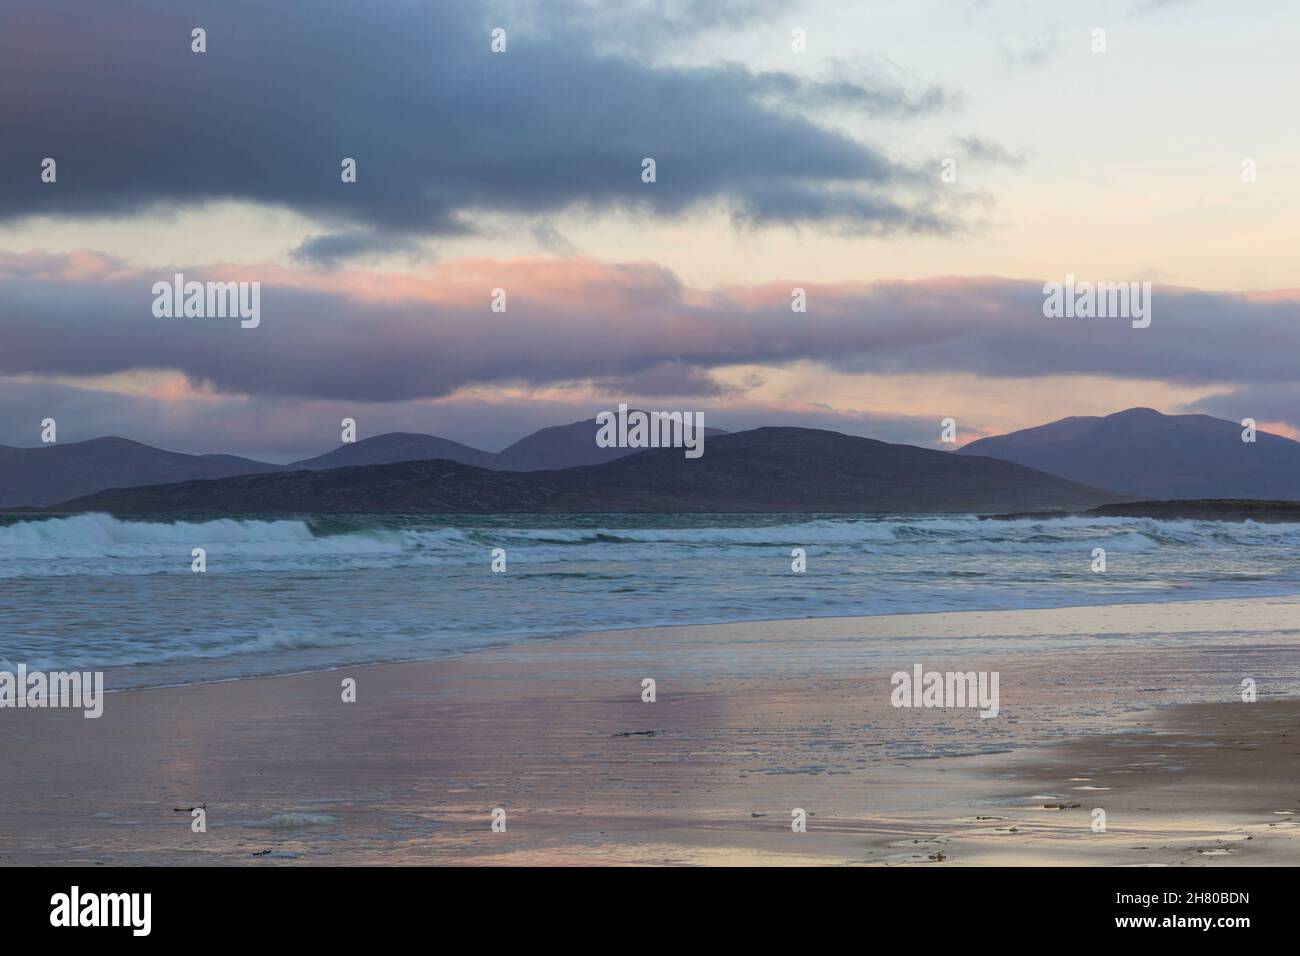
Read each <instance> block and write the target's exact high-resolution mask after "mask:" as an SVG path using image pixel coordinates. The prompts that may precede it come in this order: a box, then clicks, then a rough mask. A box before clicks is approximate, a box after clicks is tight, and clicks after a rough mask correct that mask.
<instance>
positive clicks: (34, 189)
mask: <svg viewBox="0 0 1300 956" xmlns="http://www.w3.org/2000/svg"><path fill="white" fill-rule="evenodd" d="M196 28H201V29H202V30H203V31H204V41H205V43H204V45H205V49H204V50H203V52H196V51H195V50H194V49H193V46H194V44H195V40H194V38H193V31H194V30H195V29H196ZM497 30H500V31H504V33H503V34H496V37H497V40H496V45H497V47H498V49H499V48H500V46H501V42H502V40H503V41H504V50H502V51H500V52H498V51H497V50H494V49H493V45H494V31H497ZM1098 31H1102V32H1101V33H1098ZM1297 35H1300V5H1297V4H1294V3H1287V2H1283V0H1277V2H1264V0H1253V2H1252V0H1243V2H1240V3H1233V4H1224V3H1214V2H1209V0H1109V2H1055V3H1050V4H1048V3H1034V2H1018V0H1005V2H999V0H930V2H926V0H906V2H903V0H900V2H891V0H882V2H873V3H844V2H838V3H836V2H820V0H816V2H784V0H714V2H710V3H708V4H699V3H688V2H684V0H665V2H649V0H629V2H623V3H612V2H599V3H598V2H595V0H535V2H511V3H507V2H494V0H489V2H482V0H477V2H468V0H466V2H428V0H425V2H419V3H415V2H412V3H403V2H388V0H375V2H371V3H366V4H357V3H344V2H319V0H318V2H311V3H308V2H305V0H301V2H300V0H281V2H276V3H273V4H272V3H266V2H264V0H258V2H251V0H250V2H246V0H220V2H213V3H205V2H196V3H190V2H175V0H121V2H115V3H112V4H105V3H93V2H90V0H77V2H61V0H39V2H37V0H9V2H7V3H5V4H4V5H3V6H2V7H0V134H2V135H0V184H2V186H0V444H5V445H15V446H23V447H31V446H35V445H37V444H39V443H40V432H41V422H42V421H43V420H44V419H46V418H54V419H55V420H56V421H57V423H58V438H59V440H60V441H61V442H68V441H77V440H82V439H87V438H94V437H98V436H102V435H122V436H125V437H129V438H133V439H136V440H139V441H144V442H147V443H149V444H153V445H157V446H160V447H165V448H169V449H174V450H177V451H186V452H197V453H203V452H228V453H234V454H243V455H250V456H253V457H258V458H262V459H265V460H273V461H288V460H292V459H295V458H301V457H305V456H307V455H312V454H316V453H319V452H322V451H325V450H328V449H329V448H332V447H335V446H336V445H337V444H338V443H339V436H340V421H341V420H342V419H343V418H345V417H350V418H353V419H355V420H356V422H357V427H358V437H363V438H364V437H366V436H367V435H375V434H380V433H382V432H388V431H413V432H423V433H429V434H436V435H441V436H443V437H446V438H451V439H454V440H457V441H461V442H464V443H466V444H470V445H474V446H477V447H480V448H483V449H485V450H490V451H495V450H499V449H500V448H503V447H505V446H506V445H508V444H510V443H511V442H512V441H514V440H516V439H518V438H520V437H522V436H523V435H525V434H527V433H528V432H530V431H532V430H534V429H536V428H539V427H543V426H546V425H552V424H559V423H564V422H569V421H576V420H580V419H584V418H591V417H593V416H594V415H595V414H596V413H597V412H599V411H602V410H605V409H611V408H614V407H616V406H617V405H618V404H619V403H620V402H627V403H629V404H631V405H633V406H635V407H643V408H650V409H660V410H684V411H697V412H703V413H704V415H705V419H706V421H707V423H708V424H709V425H711V426H716V427H720V428H726V429H732V430H735V429H741V428H749V427H755V426H758V425H804V426H809V427H821V428H833V429H836V430H839V431H843V432H847V433H850V434H859V435H867V436H870V437H875V438H881V439H884V440H888V441H901V442H909V443H913V444H920V445H926V446H928V447H946V446H943V445H941V444H940V441H939V439H940V432H941V422H942V421H943V420H944V419H946V418H952V419H954V420H955V421H956V422H957V427H958V439H959V442H960V443H965V442H967V441H971V440H974V439H976V438H979V437H983V436H985V435H991V434H999V433H1003V432H1006V431H1010V430H1014V429H1017V428H1023V427H1028V426H1032V425H1037V424H1041V423H1044V422H1047V421H1052V420H1055V419H1058V418H1063V417H1066V416H1069V415H1105V414H1109V413H1112V412H1115V411H1119V410H1122V409H1124V408H1128V407H1132V406H1135V405H1145V406H1150V407H1154V408H1157V409H1159V410H1161V411H1164V412H1168V413H1185V412H1200V413H1206V414H1212V415H1216V416H1219V417H1223V418H1229V419H1233V420H1240V419H1241V418H1243V417H1248V416H1249V417H1253V418H1255V419H1256V420H1257V421H1258V422H1259V423H1260V424H1261V427H1264V428H1266V429H1267V430H1270V431H1275V432H1279V433H1281V434H1286V435H1290V436H1292V437H1300V378H1298V377H1297V375H1296V371H1295V360H1294V357H1295V356H1296V355H1297V349H1296V346H1297V345H1300V335H1298V332H1297V330H1298V329H1300V325H1298V324H1297V323H1298V322H1300V278H1298V277H1297V274H1296V273H1297V262H1300V256H1298V255H1297V253H1298V252H1300V249H1298V248H1297V246H1298V244H1297V241H1296V239H1297V226H1296V223H1297V221H1300V217H1298V216H1297V213H1298V212H1300V126H1298V125H1297V124H1296V123H1295V121H1294V115H1293V114H1294V91H1295V90H1296V89H1300V65H1298V64H1297V58H1296V57H1295V55H1294V37H1296V36H1297ZM1099 45H1104V49H1099V48H1098V47H1099ZM347 158H350V159H353V160H355V163H356V181H355V182H344V181H343V178H344V177H343V176H342V175H341V169H342V165H343V160H344V159H347ZM647 158H651V159H653V160H654V181H653V182H646V181H645V180H644V176H643V170H644V160H645V159H647ZM46 159H53V160H54V161H55V166H54V177H53V178H54V181H52V182H50V181H45V180H46V178H48V176H47V173H46V165H47V164H46V163H45V160H46ZM176 273H181V274H183V275H184V276H185V278H186V279H187V280H191V281H200V282H208V281H212V282H250V283H252V282H256V283H259V284H260V285H259V288H260V321H259V323H258V324H257V326H256V327H255V328H243V327H241V323H240V322H239V321H238V319H230V318H221V317H193V316H191V317H171V318H167V317H158V316H157V315H155V309H154V300H155V293H154V285H155V283H157V282H160V281H161V282H168V283H170V282H171V281H172V278H173V276H174V275H175V274H176ZM1068 275H1073V276H1076V277H1077V279H1078V280H1079V281H1093V282H1149V283H1151V288H1152V293H1151V305H1152V310H1151V319H1152V321H1151V324H1150V325H1149V326H1148V327H1145V328H1137V327H1134V326H1133V324H1132V323H1131V322H1129V321H1127V320H1126V319H1125V318H1113V317H1110V318H1063V317H1047V316H1045V315H1044V312H1043V302H1044V293H1043V286H1044V283H1047V282H1064V281H1065V279H1066V276H1068ZM796 289H800V290H803V293H802V295H803V299H804V301H805V302H806V311H802V312H799V311H794V310H793V309H792V307H791V304H792V295H793V294H794V290H796ZM494 290H502V291H503V292H504V302H505V310H504V311H494V310H493V307H492V306H493V302H494V296H497V293H495V292H494ZM497 301H498V304H499V302H500V298H499V296H497Z"/></svg>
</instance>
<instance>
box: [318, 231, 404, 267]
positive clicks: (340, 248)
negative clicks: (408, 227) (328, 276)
mask: <svg viewBox="0 0 1300 956" xmlns="http://www.w3.org/2000/svg"><path fill="white" fill-rule="evenodd" d="M420 251H421V250H420V243H419V242H417V241H416V240H414V239H412V238H410V237H408V236H404V235H385V234H383V233H378V232H372V231H369V230H365V229H359V230H353V231H351V232H331V233H326V234H324V235H320V236H312V237H310V238H309V239H305V240H303V242H302V243H301V244H300V245H299V246H298V248H296V249H294V250H293V258H294V260H295V261H297V262H300V263H304V264H307V265H319V266H325V267H327V268H328V267H331V266H336V265H338V264H340V263H342V262H343V261H344V260H349V261H355V260H357V259H362V258H365V257H368V256H382V255H391V254H393V253H402V254H405V255H407V256H411V257H416V256H418V255H419V254H420Z"/></svg>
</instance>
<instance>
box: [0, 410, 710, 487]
mask: <svg viewBox="0 0 1300 956" xmlns="http://www.w3.org/2000/svg"><path fill="white" fill-rule="evenodd" d="M596 430H597V425H596V420H595V419H594V418H591V419H587V420H586V421H582V422H574V423H572V424H570V425H556V426H554V427H551V428H543V429H541V430H540V431H536V432H533V433H532V434H531V435H529V436H527V437H526V438H522V439H520V440H519V441H517V442H515V443H514V444H513V445H511V446H510V447H509V448H507V449H506V450H505V451H503V452H500V453H494V452H489V451H482V450H480V449H478V448H474V447H472V446H470V445H463V444H461V443H460V442H456V441H451V440H450V439H447V438H439V437H437V436H435V435H420V434H413V433H410V432H389V433H387V434H383V435H375V436H373V437H370V438H363V439H361V440H360V441H357V442H350V443H348V444H346V445H340V446H339V447H338V448H335V449H334V450H333V451H329V452H326V453H325V454H323V455H316V456H315V457H313V458H304V459H302V460H301V461H295V462H293V463H292V464H289V465H273V464H270V463H268V462H263V461H255V460H253V459H251V458H240V457H238V456H236V455H186V454H182V453H180V452H172V451H163V450H162V449H160V448H153V447H151V446H149V445H144V444H141V443H140V442H135V441H130V440H128V439H125V438H95V439H92V440H90V441H83V442H71V443H68V444H55V445H42V446H40V447H37V448H10V447H6V446H4V445H0V508H4V507H8V508H15V507H23V506H33V507H43V506H45V505H50V504H54V503H56V502H59V501H67V500H68V499H69V498H78V497H81V496H84V495H89V494H94V493H95V492H97V491H103V490H106V489H109V488H136V487H142V486H146V485H158V484H170V483H175V482H181V481H191V480H201V479H206V478H225V477H231V476H234V475H248V474H266V473H269V472H277V471H301V470H309V471H321V470H324V469H328V468H347V467H351V466H356V465H388V464H393V463H395V462H399V461H433V460H438V459H441V460H445V461H454V462H459V463H461V464H465V465H474V466H476V467H479V468H491V469H495V470H498V471H543V470H558V469H561V468H571V467H574V466H576V465H593V464H598V463H600V462H602V461H612V460H614V459H615V458H622V457H623V456H625V455H630V454H633V453H634V452H636V451H638V450H639V449H636V448H601V447H600V446H598V445H597V444H596ZM725 434H726V432H724V431H722V430H721V429H718V428H706V429H705V435H706V437H709V438H712V437H713V436H715V435H725Z"/></svg>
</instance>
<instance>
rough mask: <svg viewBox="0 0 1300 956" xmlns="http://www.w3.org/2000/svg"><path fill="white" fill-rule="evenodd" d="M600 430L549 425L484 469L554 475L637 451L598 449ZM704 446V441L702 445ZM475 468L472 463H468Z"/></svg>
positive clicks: (711, 432)
mask: <svg viewBox="0 0 1300 956" xmlns="http://www.w3.org/2000/svg"><path fill="white" fill-rule="evenodd" d="M599 429H600V426H599V425H598V424H596V419H594V418H588V419H587V420H586V421H582V422H574V423H573V424H571V425H552V426H551V427H550V428H542V429H539V430H538V431H535V432H533V433H532V434H531V435H529V436H528V437H526V438H521V439H519V441H517V442H515V443H514V444H513V445H511V446H510V447H509V448H507V449H506V450H505V451H503V452H501V453H500V454H498V455H496V456H495V463H494V464H490V465H486V466H485V467H487V468H497V469H500V470H502V471H558V470H559V469H561V468H576V467H578V466H579V465H599V464H602V463H603V462H607V461H613V460H614V459H616V458H626V457H627V456H628V455H631V454H635V453H636V452H637V451H639V450H640V449H637V448H601V447H600V446H599V445H597V444H596V432H597V431H598V430H599ZM725 434H727V433H726V432H725V431H723V430H722V429H721V428H707V427H706V428H705V429H704V437H705V439H706V440H707V439H710V438H713V437H714V436H716V435H725ZM706 444H707V441H706ZM470 464H475V462H470Z"/></svg>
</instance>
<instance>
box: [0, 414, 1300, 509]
mask: <svg viewBox="0 0 1300 956" xmlns="http://www.w3.org/2000/svg"><path fill="white" fill-rule="evenodd" d="M596 430H597V424H596V422H595V420H594V419H589V420H587V421H583V422H574V423H572V424H569V425H559V426H554V427H551V428H543V429H541V430H540V431H537V432H534V433H533V434H531V435H529V436H527V437H525V438H523V439H520V440H519V441H517V442H515V443H514V444H513V445H511V446H509V447H508V448H506V449H504V450H503V451H500V452H487V451H482V450H480V449H477V448H473V447H471V446H469V445H464V444H461V443H459V442H454V441H450V440H448V439H445V438H439V437H436V436H433V435H420V434H409V433H390V434H385V435H377V436H374V437H371V438H367V439H363V440H361V441H358V442H355V443H349V444H345V445H342V446H341V447H339V448H336V449H334V450H333V451H330V452H326V453H325V454H322V455H318V456H316V457H313V458H306V459H302V460H301V461H296V462H292V463H290V464H288V465H279V464H270V463H267V462H261V461H255V460H252V459H249V458H240V457H236V456H233V455H186V454H180V453H177V452H169V451H163V450H161V449H157V448H151V447H150V446H148V445H142V444H140V443H139V442H134V441H130V440H127V439H124V438H98V439H93V440H90V441H83V442H75V443H70V444H63V445H60V444H53V445H46V446H41V447H38V448H6V447H3V446H0V505H2V506H4V507H7V508H11V509H12V508H23V507H30V508H42V507H47V508H48V507H51V506H56V505H57V510H60V511H64V510H104V511H120V512H123V513H132V512H134V513H142V512H148V511H174V512H190V513H194V512H203V511H210V512H214V513H233V512H239V511H245V512H250V513H256V512H259V511H282V512H295V511H296V512H303V511H325V512H339V511H349V510H355V511H390V510H411V511H464V512H482V511H521V512H534V511H550V512H557V511H595V512H600V511H624V510H625V511H709V510H713V511H783V510H784V511H794V512H800V511H802V512H809V511H826V512H845V511H897V512H920V511H950V512H956V511H985V512H991V511H1044V510H1073V511H1078V510H1083V509H1089V508H1095V507H1099V506H1106V505H1113V504H1116V503H1121V502H1130V501H1134V500H1137V499H1162V500H1166V501H1170V500H1174V501H1176V500H1194V499H1236V500H1300V443H1297V442H1294V441H1291V440H1290V439H1287V438H1283V437H1281V436H1278V435H1272V434H1268V433H1266V432H1258V434H1257V436H1256V441H1255V442H1253V443H1248V442H1243V441H1242V440H1241V426H1239V425H1237V424H1236V423H1234V422H1230V421H1225V420H1222V419H1216V418H1212V417H1209V416H1206V415H1163V414H1161V413H1160V412H1157V411H1155V410H1153V409H1149V408H1132V409H1128V410H1126V411H1123V412H1117V413H1116V414H1113V415H1108V416H1105V417H1073V418H1065V419H1061V420H1060V421H1056V422H1051V423H1049V424H1046V425H1040V426H1037V427H1034V428H1027V429H1023V430H1021V431H1016V432H1011V433H1009V434H1006V435H999V436H996V437H991V438H984V439H980V440H978V441H974V442H971V443H970V444H968V445H966V446H965V447H964V448H961V449H959V450H958V451H957V452H956V453H952V452H940V451H932V450H929V449H923V448H917V447H915V446H910V445H897V444H889V443H886V442H881V441H875V440H873V439H869V438H857V437H852V436H848V435H842V434H840V433H837V432H830V431H823V430H819V429H808V428H772V427H769V428H758V429H752V430H749V431H745V432H737V433H732V434H728V433H726V432H723V431H721V430H720V429H708V430H707V435H708V443H707V454H706V455H705V456H704V457H703V458H700V459H696V460H687V459H685V458H684V457H683V455H682V452H681V450H680V449H648V450H639V449H635V448H601V447H599V446H598V445H597V444H596V442H595V433H596ZM51 510H55V509H51Z"/></svg>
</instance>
